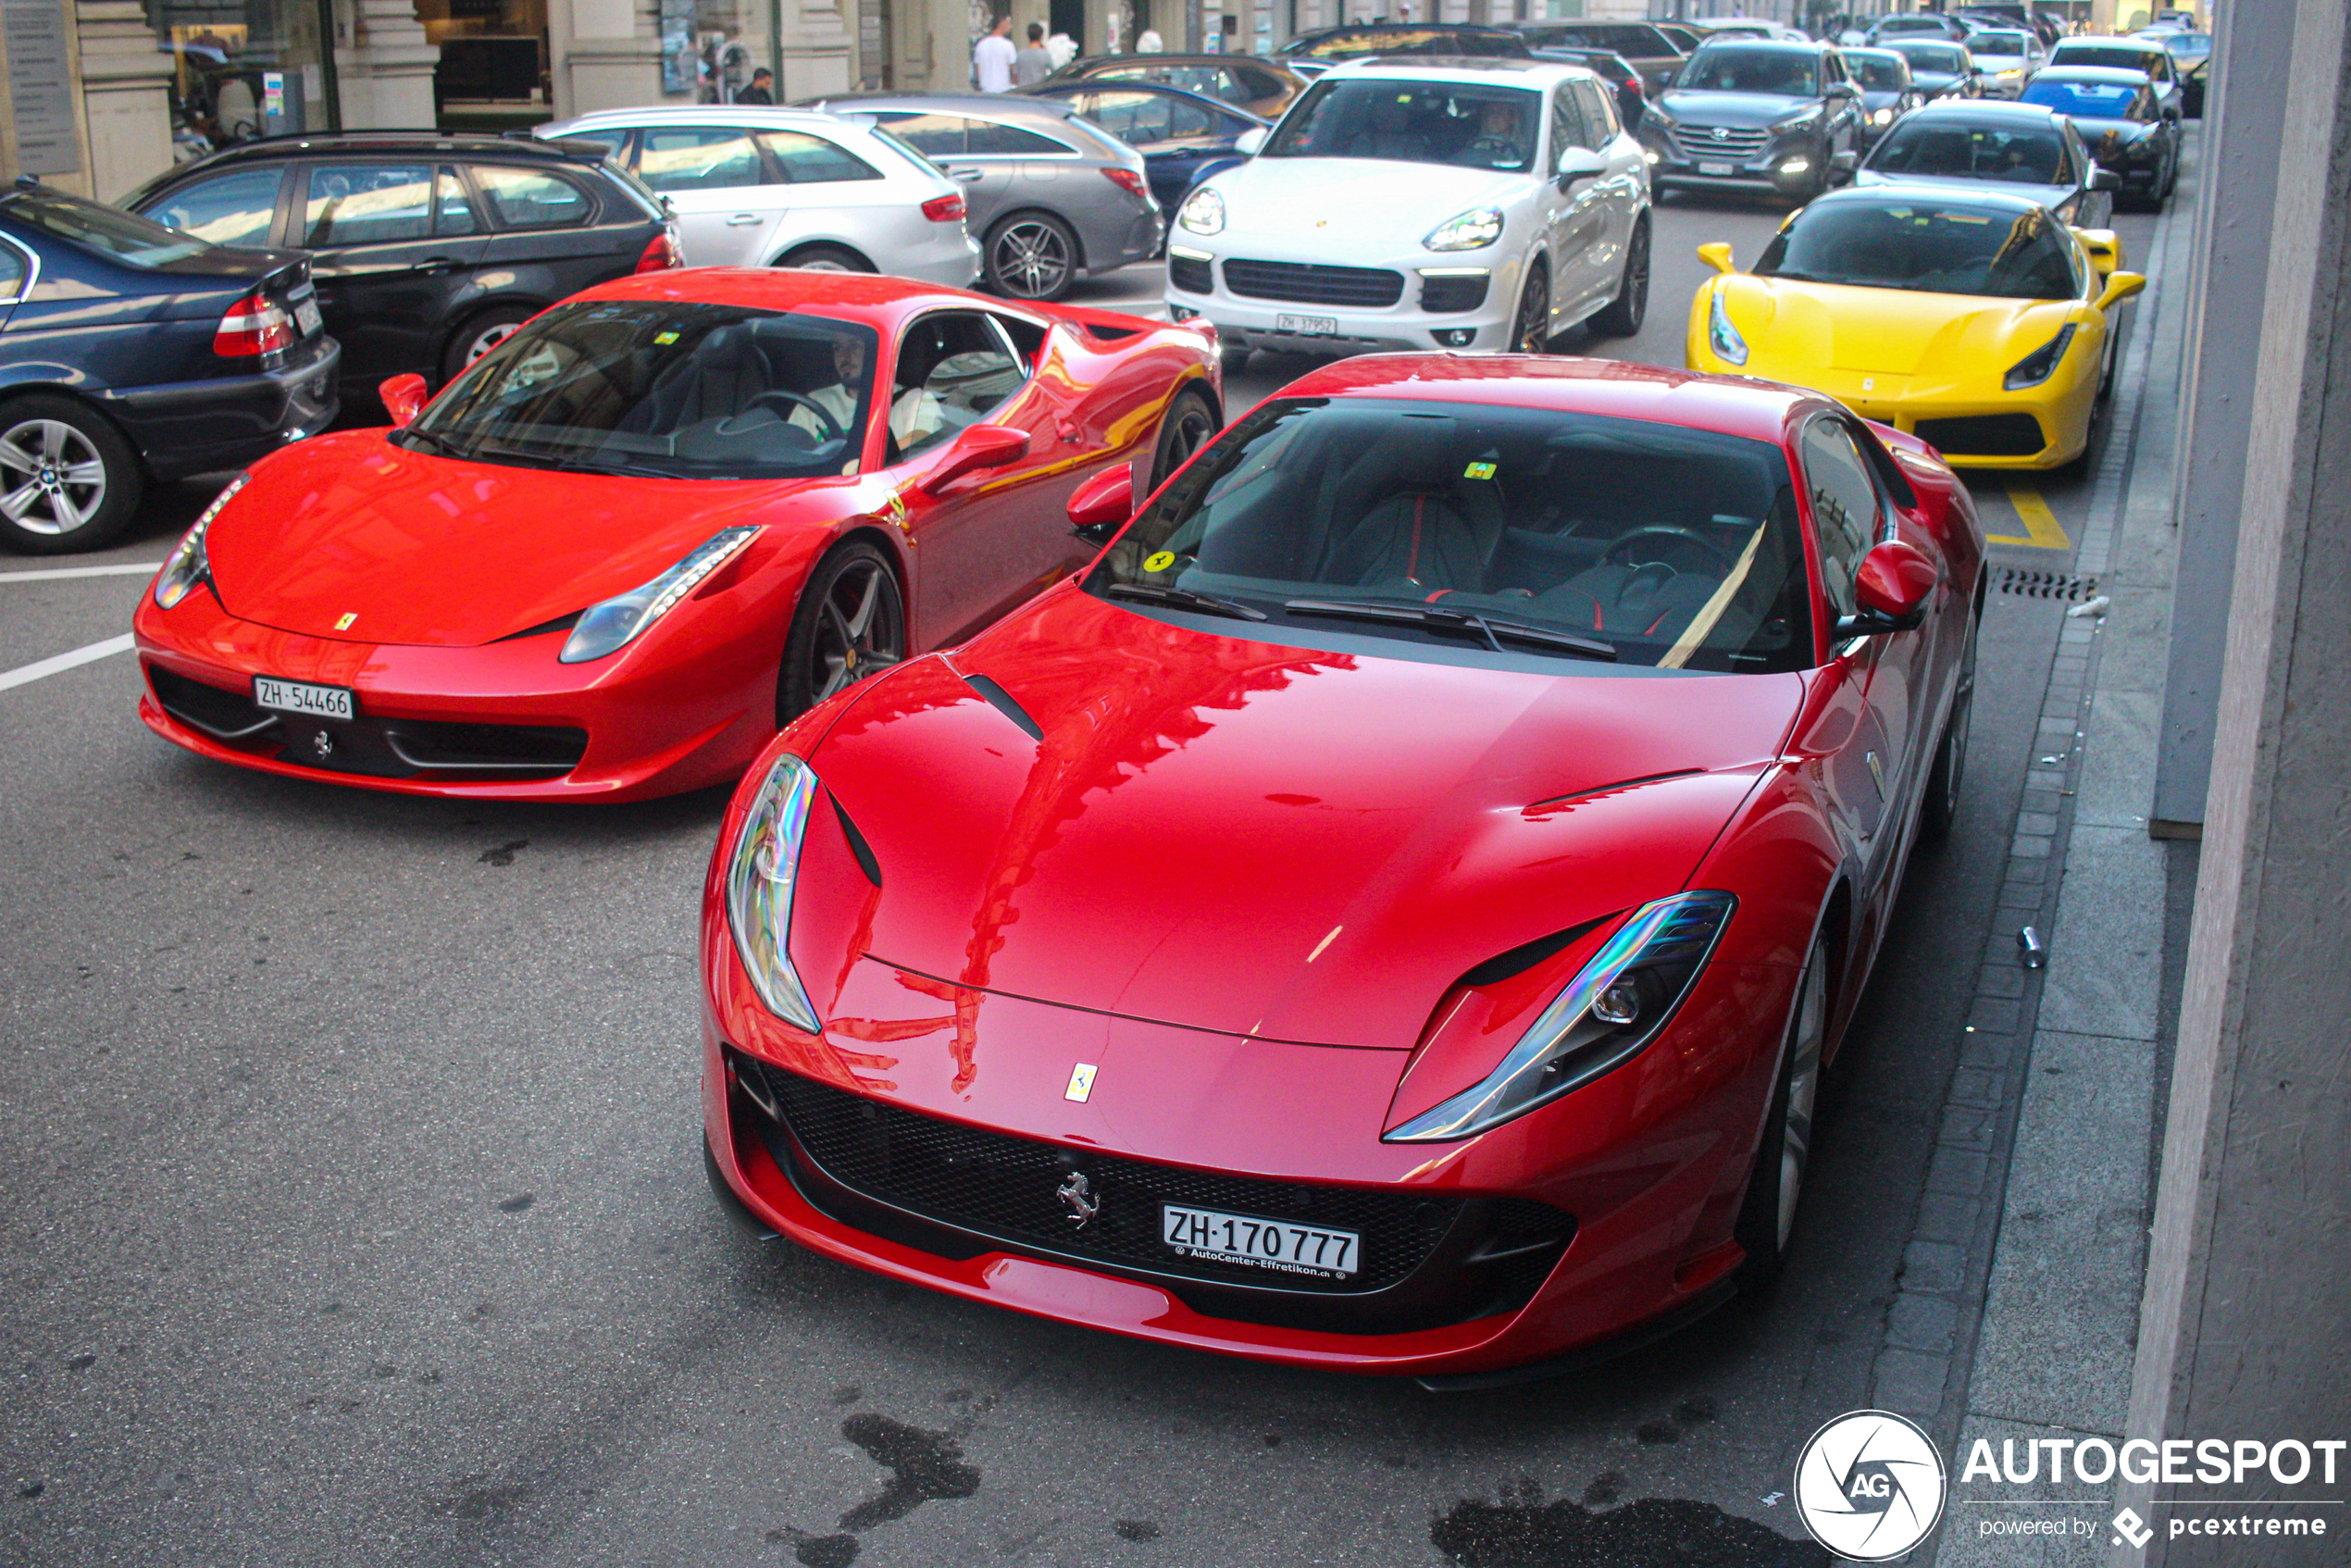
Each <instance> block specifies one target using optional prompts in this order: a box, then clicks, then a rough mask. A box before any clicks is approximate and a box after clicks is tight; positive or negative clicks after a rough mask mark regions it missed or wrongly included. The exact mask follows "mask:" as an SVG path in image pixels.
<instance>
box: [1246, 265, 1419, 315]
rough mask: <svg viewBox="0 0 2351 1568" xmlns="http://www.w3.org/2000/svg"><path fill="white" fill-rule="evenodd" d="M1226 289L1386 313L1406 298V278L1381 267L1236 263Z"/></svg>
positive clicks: (1253, 296) (1257, 296)
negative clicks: (1390, 307)
mask: <svg viewBox="0 0 2351 1568" xmlns="http://www.w3.org/2000/svg"><path fill="white" fill-rule="evenodd" d="M1225 287H1226V288H1227V289H1230V290H1231V291H1232V292H1235V293H1237V294H1239V295H1241V296H1243V297H1244V298H1247V299H1253V300H1280V301H1283V302H1285V303H1287V304H1290V305H1348V306H1351V307H1352V308H1355V309H1358V310H1385V309H1386V308H1387V307H1388V306H1389V305H1394V304H1395V303H1396V302H1397V301H1398V300H1400V299H1402V298H1403V297H1404V275H1403V274H1402V273H1401V272H1391V271H1388V270H1387V268H1377V267H1323V266H1320V265H1317V264H1314V263H1312V262H1302V261H1245V260H1238V259H1236V260H1232V261H1227V262H1226V263H1225Z"/></svg>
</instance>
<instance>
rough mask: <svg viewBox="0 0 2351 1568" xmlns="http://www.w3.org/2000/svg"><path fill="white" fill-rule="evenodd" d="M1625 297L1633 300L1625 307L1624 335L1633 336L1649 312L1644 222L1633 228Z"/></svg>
mask: <svg viewBox="0 0 2351 1568" xmlns="http://www.w3.org/2000/svg"><path fill="white" fill-rule="evenodd" d="M1624 298H1625V299H1626V300H1628V301H1629V302H1631V303H1630V304H1628V305H1626V307H1625V311H1624V316H1625V320H1626V322H1627V323H1628V324H1627V326H1626V327H1625V330H1624V335H1625V336H1626V337H1628V338H1629V337H1631V336H1632V335H1633V334H1634V333H1636V332H1637V331H1639V330H1641V323H1642V322H1643V321H1644V320H1646V319H1648V313H1649V230H1648V224H1646V223H1644V224H1642V225H1641V226H1640V227H1639V228H1638V229H1636V230H1633V254H1632V255H1631V257H1629V258H1628V259H1627V260H1626V261H1625V263H1624Z"/></svg>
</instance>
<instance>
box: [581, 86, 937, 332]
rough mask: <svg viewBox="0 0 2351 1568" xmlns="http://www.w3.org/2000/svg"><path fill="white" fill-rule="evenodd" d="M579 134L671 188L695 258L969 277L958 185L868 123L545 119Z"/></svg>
mask: <svg viewBox="0 0 2351 1568" xmlns="http://www.w3.org/2000/svg"><path fill="white" fill-rule="evenodd" d="M538 134H539V135H541V136H544V137H548V138H551V139H552V138H555V137H567V138H585V139H589V140H592V141H597V142H602V143H604V144H605V145H606V146H608V147H610V148H612V150H613V153H612V156H613V161H614V162H616V163H617V164H619V165H620V166H621V167H622V168H627V169H628V170H630V171H631V172H633V173H634V174H635V175H636V176H637V178H638V179H640V180H643V181H644V182H645V183H646V184H647V185H648V186H650V187H652V188H653V191H654V192H655V193H657V194H659V195H660V196H662V197H663V198H665V200H666V201H667V202H668V204H669V207H670V210H671V212H672V213H673V214H674V215H675V216H676V218H677V220H678V248H679V250H680V251H682V252H683V253H684V255H683V260H684V261H685V264H686V265H687V266H689V267H808V268H827V269H830V270H833V271H840V272H888V273H891V274H893V275H895V276H897V277H901V278H918V279H920V280H923V281H924V282H927V283H946V284H949V285H952V286H953V287H955V288H959V289H960V288H964V287H967V286H969V285H970V283H971V282H972V280H974V279H975V278H976V277H978V275H979V247H978V246H977V245H976V244H975V243H973V242H972V237H971V234H970V232H969V230H968V229H967V228H966V227H965V224H964V216H965V211H966V208H967V205H968V203H967V202H966V200H965V198H964V189H963V187H962V186H960V185H958V184H956V183H955V182H954V181H953V180H950V179H948V178H947V176H946V175H945V174H943V173H941V172H940V171H939V169H938V168H936V167H935V166H934V165H933V164H932V163H931V162H930V160H929V159H927V158H926V157H924V156H922V155H921V154H920V153H917V152H915V151H914V149H913V148H911V147H909V146H907V145H906V144H905V143H902V142H901V141H899V140H898V139H897V138H895V137H893V136H891V135H890V134H889V132H887V131H879V130H877V129H876V127H875V126H874V124H873V122H872V121H871V120H866V119H861V118H857V117H855V116H851V115H837V114H827V113H826V112H824V111H822V110H818V109H784V108H769V107H765V106H749V105H744V106H719V105H715V104H705V105H700V106H687V107H678V108H666V107H664V108H642V109H607V110H603V111H602V112H600V113H596V114H590V115H582V116H580V117H579V118H578V119H573V120H566V121H564V122H563V123H561V124H559V125H546V126H541V127H540V128H539V131H538Z"/></svg>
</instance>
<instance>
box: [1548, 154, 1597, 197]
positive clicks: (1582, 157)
mask: <svg viewBox="0 0 2351 1568" xmlns="http://www.w3.org/2000/svg"><path fill="white" fill-rule="evenodd" d="M1557 172H1558V175H1559V182H1560V189H1561V190H1562V191H1564V190H1567V189H1569V188H1570V187H1572V186H1573V185H1574V184H1575V182H1576V181H1577V180H1597V179H1598V178H1599V177H1600V176H1601V175H1603V174H1606V173H1607V172H1608V159H1606V158H1604V157H1602V156H1600V155H1599V154H1598V153H1596V152H1593V151H1592V150H1591V149H1590V148H1589V147H1568V148H1565V149H1563V150H1562V151H1561V153H1560V161H1559V168H1558V171H1557Z"/></svg>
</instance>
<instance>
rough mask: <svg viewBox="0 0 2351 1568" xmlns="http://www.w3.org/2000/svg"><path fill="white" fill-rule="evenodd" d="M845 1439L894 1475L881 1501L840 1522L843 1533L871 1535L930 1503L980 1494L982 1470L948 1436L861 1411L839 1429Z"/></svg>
mask: <svg viewBox="0 0 2351 1568" xmlns="http://www.w3.org/2000/svg"><path fill="white" fill-rule="evenodd" d="M840 1435H841V1436H842V1437H846V1438H848V1439H849V1440H850V1441H851V1442H852V1443H854V1444H856V1445H857V1446H858V1447H859V1448H861V1449H864V1450H865V1451H866V1452H867V1453H868V1454H871V1455H872V1456H873V1460H874V1462H875V1463H876V1464H878V1465H880V1466H882V1467H883V1468H884V1469H886V1470H888V1471H889V1473H890V1476H889V1481H888V1483H886V1484H885V1485H884V1486H883V1487H882V1489H881V1491H880V1492H879V1493H878V1494H877V1495H876V1496H874V1497H871V1498H868V1499H867V1500H865V1501H864V1502H861V1503H859V1504H858V1505H857V1506H856V1507H855V1508H852V1509H851V1510H850V1511H849V1512H846V1513H844V1514H842V1515H841V1516H840V1527H841V1528H842V1529H844V1530H852V1531H853V1530H868V1529H871V1528H872V1527H873V1526H875V1525H876V1524H886V1523H887V1522H889V1520H892V1519H903V1518H905V1517H906V1515H908V1514H909V1513H912V1512H914V1510H916V1509H917V1508H920V1507H921V1506H922V1505H923V1504H924V1503H926V1502H929V1501H932V1500H937V1499H944V1498H967V1497H969V1496H971V1495H972V1494H973V1493H974V1492H976V1491H977V1490H979V1470H978V1467H977V1466H976V1465H971V1464H966V1463H964V1450H962V1449H961V1448H959V1447H958V1446H957V1445H956V1442H955V1439H954V1438H953V1437H952V1436H950V1435H949V1434H947V1433H945V1432H930V1431H926V1430H924V1429H923V1428H922V1427H920V1426H909V1425H906V1424H905V1423H904V1422H902V1421H892V1420H891V1419H890V1418H889V1416H886V1415H877V1414H876V1413H874V1412H871V1411H860V1412H858V1413H857V1414H855V1415H852V1416H851V1417H850V1418H849V1419H848V1420H846V1421H844V1422H842V1423H841V1424H840Z"/></svg>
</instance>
